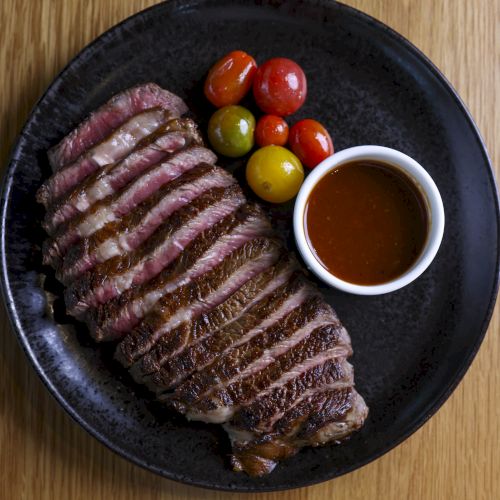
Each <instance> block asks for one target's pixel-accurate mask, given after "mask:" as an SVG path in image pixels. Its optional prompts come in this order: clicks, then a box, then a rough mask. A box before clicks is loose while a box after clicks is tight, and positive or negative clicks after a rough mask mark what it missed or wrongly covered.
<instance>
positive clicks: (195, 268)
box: [87, 167, 272, 340]
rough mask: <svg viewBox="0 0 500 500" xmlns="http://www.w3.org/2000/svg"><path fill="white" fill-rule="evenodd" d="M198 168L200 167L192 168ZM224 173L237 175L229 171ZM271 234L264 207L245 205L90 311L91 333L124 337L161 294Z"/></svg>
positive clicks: (98, 335)
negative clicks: (159, 268)
mask: <svg viewBox="0 0 500 500" xmlns="http://www.w3.org/2000/svg"><path fill="white" fill-rule="evenodd" d="M210 168H211V169H215V168H218V167H210ZM198 169H200V167H196V169H194V170H192V171H191V172H194V171H195V170H198ZM222 172H224V171H222ZM186 175H187V174H184V175H183V176H182V177H184V176H186ZM224 175H225V176H228V177H229V178H230V179H234V178H233V177H232V176H229V174H227V173H226V172H224ZM182 177H180V178H179V179H181V178H182ZM174 182H175V181H174ZM172 184H173V183H172ZM271 234H272V229H271V226H270V224H269V221H268V219H267V217H265V215H264V213H263V212H262V210H261V209H260V208H259V207H258V206H256V205H244V206H243V207H241V208H240V209H239V210H237V211H236V212H233V213H231V214H230V215H228V216H227V217H225V218H224V219H223V220H221V221H220V222H218V223H217V224H215V225H214V226H212V227H210V228H209V229H207V230H205V231H203V232H202V233H201V234H199V235H198V236H197V237H196V238H195V239H194V240H193V241H192V242H191V243H190V244H189V245H188V246H187V247H186V248H185V250H184V252H182V253H181V254H180V255H179V256H178V257H177V258H176V259H175V260H174V261H173V262H172V263H171V264H170V265H168V266H167V267H166V268H165V269H163V271H162V272H161V273H160V274H158V275H157V276H156V277H155V278H153V279H152V280H151V281H148V282H146V283H144V284H143V285H140V286H137V287H134V288H131V289H129V290H127V291H126V292H124V293H122V294H121V295H120V296H118V297H116V298H115V299H113V300H111V301H110V302H107V303H106V304H103V305H100V306H98V307H97V308H96V309H93V310H92V311H90V312H89V315H88V317H87V324H89V326H90V330H91V333H92V334H93V336H94V338H96V339H98V340H112V339H115V338H119V337H121V336H122V335H123V332H127V331H130V330H131V329H132V328H133V327H134V326H136V325H137V323H139V321H140V320H141V319H142V318H143V317H144V316H145V314H146V313H147V312H149V310H151V308H152V307H153V306H154V304H155V303H156V302H157V301H158V300H159V299H160V297H162V296H163V295H165V294H166V293H170V292H172V291H173V290H175V289H176V288H177V287H179V286H181V285H184V284H186V283H188V282H189V281H191V280H193V279H195V278H197V277H199V276H201V275H202V274H204V273H205V272H207V271H209V270H210V269H212V268H213V267H215V266H216V265H218V264H219V263H220V262H221V261H222V260H223V259H224V258H225V257H226V256H227V255H228V254H229V253H231V252H232V251H234V250H236V249H237V248H239V247H240V246H242V245H243V244H244V243H246V242H247V241H250V240H252V239H254V238H256V237H257V236H265V235H268V236H270V235H271Z"/></svg>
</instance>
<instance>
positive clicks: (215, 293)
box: [116, 238, 280, 366]
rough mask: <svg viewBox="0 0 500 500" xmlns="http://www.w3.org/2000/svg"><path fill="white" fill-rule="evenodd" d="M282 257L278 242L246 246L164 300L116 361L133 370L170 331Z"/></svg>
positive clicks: (125, 341) (123, 345)
mask: <svg viewBox="0 0 500 500" xmlns="http://www.w3.org/2000/svg"><path fill="white" fill-rule="evenodd" d="M279 256H280V244H279V243H278V242H277V241H275V240H271V239H269V238H258V239H255V240H252V241H250V242H247V243H245V244H244V245H243V246H242V247H240V248H238V249H237V250H235V251H234V252H232V253H231V254H230V255H228V256H227V257H226V258H225V259H224V260H223V261H222V262H221V263H220V264H219V265H218V266H217V267H215V268H214V269H212V270H211V271H209V272H207V273H205V274H204V275H203V276H201V277H200V278H198V279H197V280H195V281H192V282H191V283H188V284H187V285H185V286H182V287H180V288H179V289H177V290H176V291H174V292H173V293H171V294H167V295H165V296H163V297H162V298H161V299H160V301H159V302H158V303H157V305H156V307H155V309H154V310H153V311H152V312H151V313H149V314H148V316H146V318H144V320H143V321H142V322H141V323H140V324H139V326H138V327H137V328H135V329H134V330H133V331H132V332H131V333H130V334H128V335H127V336H126V337H125V338H124V339H123V340H122V341H121V342H120V344H119V345H118V348H117V351H116V358H117V359H118V360H119V361H120V362H121V363H122V364H124V365H125V366H130V365H131V364H132V363H133V362H136V361H137V360H138V359H139V358H140V357H142V356H143V355H144V354H146V352H148V351H149V350H150V349H151V348H152V347H153V345H154V344H155V343H156V342H157V340H158V339H159V338H160V337H162V336H163V335H165V334H166V333H167V332H168V331H170V330H172V329H174V328H176V327H177V326H179V325H180V324H181V323H183V322H185V321H189V320H191V319H192V318H195V317H197V316H199V315H201V314H203V313H204V312H207V311H209V310H210V309H212V308H213V307H216V306H217V305H219V304H220V303H222V302H223V301H224V300H225V299H227V298H228V297H229V296H230V295H231V294H232V293H234V292H235V291H236V290H238V289H239V288H240V287H241V286H242V285H243V284H244V283H246V282H247V281H248V280H249V279H251V278H252V277H253V276H255V275H257V274H258V273H260V272H262V271H264V270H265V269H267V268H268V267H269V266H271V265H272V264H274V263H275V262H276V261H277V260H278V258H279Z"/></svg>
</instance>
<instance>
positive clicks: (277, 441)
mask: <svg viewBox="0 0 500 500" xmlns="http://www.w3.org/2000/svg"><path fill="white" fill-rule="evenodd" d="M367 413H368V408H367V407H366V405H365V402H364V401H363V398H362V397H361V396H360V395H359V394H358V393H357V392H356V390H355V389H354V388H353V387H342V386H340V387H339V386H338V385H336V383H335V382H334V383H333V384H331V385H330V387H329V384H328V382H327V383H325V387H323V388H322V389H319V390H316V391H315V390H312V391H310V392H309V393H307V396H306V397H304V398H302V399H300V401H299V403H298V404H296V405H294V406H292V407H291V408H290V409H289V410H287V411H286V412H285V413H284V414H283V416H282V417H281V418H280V419H279V420H278V421H277V422H275V424H274V425H273V428H272V429H271V431H270V432H268V433H265V434H263V435H261V436H258V437H253V438H252V435H251V434H247V433H241V432H238V431H237V430H235V429H234V428H232V427H231V426H230V425H229V426H226V430H227V431H228V433H229V436H230V438H231V441H232V445H233V456H232V458H231V462H232V465H233V468H234V469H235V470H236V471H243V470H244V471H246V472H247V473H248V474H249V475H251V476H261V475H264V474H269V473H270V472H271V471H272V470H273V469H274V467H275V466H276V464H277V462H278V461H279V460H283V459H284V458H288V457H290V456H292V455H294V454H295V453H297V451H298V450H299V449H300V448H302V447H304V446H320V445H323V444H325V443H327V442H330V441H335V442H339V441H340V440H341V439H344V438H345V437H347V436H348V435H349V434H351V433H352V432H354V431H355V430H357V429H359V427H361V425H363V422H364V420H365V418H366V416H367Z"/></svg>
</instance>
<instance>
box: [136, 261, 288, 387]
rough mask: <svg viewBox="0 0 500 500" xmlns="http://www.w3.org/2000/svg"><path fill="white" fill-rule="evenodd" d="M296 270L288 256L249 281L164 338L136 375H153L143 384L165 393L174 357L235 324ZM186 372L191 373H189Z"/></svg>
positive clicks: (139, 364) (153, 349)
mask: <svg viewBox="0 0 500 500" xmlns="http://www.w3.org/2000/svg"><path fill="white" fill-rule="evenodd" d="M296 269H297V262H296V261H295V260H294V259H291V258H290V257H289V256H288V255H283V256H282V257H281V258H279V260H278V262H277V263H276V264H275V265H273V266H271V267H269V268H268V269H265V270H264V271H263V272H261V273H259V274H257V275H255V276H254V277H253V278H251V279H249V280H248V281H247V282H246V283H245V284H244V285H243V286H242V287H241V288H239V289H238V290H236V291H235V292H234V293H233V294H232V295H230V296H229V297H228V298H227V299H226V300H225V301H224V302H222V303H221V304H219V305H218V306H217V307H215V308H213V309H212V310H210V311H207V312H206V313H203V314H201V315H200V316H198V317H196V318H195V319H192V320H190V321H185V322H184V323H181V325H179V326H178V327H177V328H174V329H173V330H170V331H169V332H167V333H166V334H165V335H163V336H162V337H161V338H160V339H159V340H158V342H157V343H156V344H155V346H154V347H153V348H152V349H151V350H150V351H149V352H148V353H147V354H145V355H144V356H143V357H142V358H141V362H140V363H136V364H135V365H134V367H133V374H134V376H137V379H138V380H139V379H141V377H143V376H144V375H148V376H149V375H151V377H150V378H149V377H148V378H147V379H144V380H143V381H146V382H147V383H148V385H149V386H150V388H151V389H152V390H154V391H156V392H163V391H164V390H165V389H166V387H168V386H169V385H170V380H171V379H170V370H169V369H168V368H166V369H165V370H163V365H165V364H167V363H168V361H169V360H171V359H172V358H173V357H174V356H180V355H182V353H183V352H185V351H186V350H187V349H189V348H190V347H191V346H194V345H196V344H197V343H198V342H200V341H201V340H203V339H205V338H207V337H208V336H210V335H214V334H216V333H217V332H218V331H219V330H220V329H221V328H224V326H225V325H227V324H228V323H230V322H231V321H236V320H238V319H240V318H241V317H242V316H243V315H244V314H246V312H247V311H248V310H249V309H250V308H251V307H252V306H253V305H254V304H256V303H257V302H259V301H260V300H261V299H262V298H263V297H265V296H266V295H268V294H270V293H272V292H273V290H275V289H276V288H279V287H280V286H281V285H283V284H284V283H286V281H287V280H288V279H289V278H290V276H291V275H292V273H293V272H295V271H296ZM186 373H189V374H191V372H190V371H189V372H188V371H187V370H186Z"/></svg>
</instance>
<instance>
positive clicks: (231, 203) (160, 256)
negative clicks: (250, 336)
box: [64, 185, 245, 317]
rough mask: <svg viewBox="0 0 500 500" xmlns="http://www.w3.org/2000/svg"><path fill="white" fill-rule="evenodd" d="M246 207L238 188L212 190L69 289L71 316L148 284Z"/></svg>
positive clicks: (65, 296)
mask: <svg viewBox="0 0 500 500" xmlns="http://www.w3.org/2000/svg"><path fill="white" fill-rule="evenodd" d="M244 203H245V197H244V196H243V193H242V192H241V189H240V187H239V186H238V185H233V186H230V187H227V188H218V187H216V188H212V189H209V190H208V191H207V192H205V193H203V194H202V195H201V196H199V197H198V198H196V199H195V200H194V201H193V202H192V203H190V204H188V205H186V206H184V207H182V208H181V209H179V210H177V211H176V212H174V213H173V214H172V215H171V216H170V217H169V218H168V219H167V220H165V221H164V222H163V224H162V225H161V226H160V227H159V228H158V229H157V230H156V231H155V233H154V234H153V235H152V236H151V237H150V238H148V239H147V240H146V241H145V242H144V243H143V244H142V245H140V246H139V247H138V248H137V249H135V250H134V251H132V252H130V253H128V254H125V255H117V256H115V257H113V258H112V259H108V260H107V261H105V262H102V263H101V264H98V265H97V266H95V267H94V268H93V269H91V270H90V271H88V272H86V273H85V274H83V275H82V276H81V277H80V278H79V279H78V280H76V281H74V282H73V283H72V284H71V285H70V286H68V287H67V288H66V291H65V293H64V298H65V302H66V308H67V311H68V313H69V314H71V315H73V316H75V317H82V314H83V313H84V312H86V310H87V309H88V308H89V307H97V306H98V305H99V304H104V303H106V302H108V301H109V300H111V299H113V298H114V297H116V296H118V295H120V294H121V293H123V292H124V291H125V290H127V289H128V288H130V287H131V286H137V285H140V284H141V283H145V282H146V281H148V280H150V279H151V278H153V277H154V276H156V275H157V274H158V273H159V272H160V271H161V270H162V269H163V268H164V267H165V266H167V265H168V264H170V262H172V261H173V260H174V259H175V258H176V257H177V256H178V255H179V254H180V253H181V252H182V251H183V250H184V248H185V247H186V246H187V245H188V244H189V243H190V242H191V241H192V240H193V239H194V238H195V237H196V236H197V235H198V234H200V233H201V232H202V231H204V230H205V229H207V228H208V227H210V226H212V225H213V224H216V223H217V222H219V221H220V220H221V219H223V218H224V217H225V216H227V215H228V214H230V213H231V212H233V211H234V210H236V209H237V208H238V207H239V206H241V205H243V204H244Z"/></svg>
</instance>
